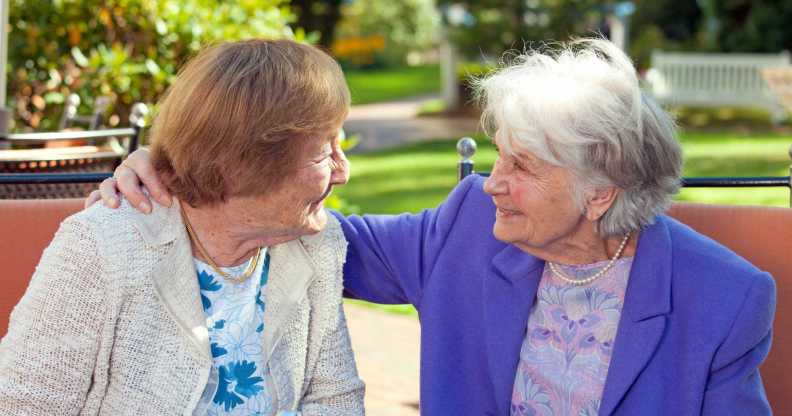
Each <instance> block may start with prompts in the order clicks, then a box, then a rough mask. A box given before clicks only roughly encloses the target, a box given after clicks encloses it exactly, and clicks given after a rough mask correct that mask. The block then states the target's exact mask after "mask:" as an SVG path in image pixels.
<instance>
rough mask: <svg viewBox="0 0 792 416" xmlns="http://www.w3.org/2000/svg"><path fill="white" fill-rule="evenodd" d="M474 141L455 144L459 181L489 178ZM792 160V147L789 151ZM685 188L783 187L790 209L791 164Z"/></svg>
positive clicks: (687, 183) (690, 182)
mask: <svg viewBox="0 0 792 416" xmlns="http://www.w3.org/2000/svg"><path fill="white" fill-rule="evenodd" d="M476 149H477V146H476V141H475V140H473V139H472V138H470V137H463V138H461V139H459V141H458V142H457V153H458V154H459V156H460V157H461V159H460V161H459V163H458V165H457V168H458V179H459V180H460V181H461V180H462V179H464V178H465V177H466V176H468V175H471V174H473V173H475V174H477V175H481V176H489V172H476V171H475V164H474V162H473V159H472V158H473V155H475V154H476ZM789 157H790V158H792V147H790V149H789ZM682 186H683V187H685V188H755V187H784V188H788V189H789V192H790V194H789V205H790V207H792V164H790V166H789V176H765V177H696V178H682Z"/></svg>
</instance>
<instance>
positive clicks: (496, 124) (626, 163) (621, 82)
mask: <svg viewBox="0 0 792 416" xmlns="http://www.w3.org/2000/svg"><path fill="white" fill-rule="evenodd" d="M547 49H549V51H548V52H542V51H538V50H528V51H526V52H525V53H523V54H520V55H518V56H517V57H516V58H515V59H514V62H513V63H511V64H508V65H505V66H504V67H503V68H501V69H499V70H497V71H495V72H493V73H492V74H490V75H487V76H486V77H484V78H481V79H478V80H476V81H475V84H474V86H475V88H476V91H477V94H478V97H479V99H480V101H481V102H482V104H483V109H484V112H483V114H482V125H483V126H484V129H485V131H486V132H487V133H488V134H489V135H493V134H494V133H495V131H498V132H499V134H501V135H503V137H508V138H509V139H510V140H503V141H500V142H499V143H498V144H499V145H500V146H501V148H503V149H504V151H506V152H510V153H513V151H514V149H512V148H511V144H510V142H511V141H513V142H514V144H515V146H517V147H519V148H520V149H522V150H526V151H528V152H531V153H533V154H534V155H536V157H538V158H540V159H542V160H545V161H547V162H549V163H551V164H553V165H556V166H560V167H563V168H565V169H567V170H568V171H569V172H570V173H571V176H572V178H573V180H572V189H570V192H571V193H572V196H573V198H575V201H576V203H577V205H578V207H579V208H580V209H581V212H583V211H584V210H585V207H586V200H587V198H588V197H589V196H590V195H592V192H593V191H595V190H597V189H602V188H609V187H616V188H617V189H619V190H620V192H619V194H618V196H617V198H616V200H615V201H614V203H613V205H612V206H611V207H610V209H609V210H608V211H607V212H606V213H605V214H604V215H603V216H602V217H601V218H600V220H599V223H598V226H597V229H598V232H599V234H600V235H601V236H603V237H607V236H614V235H623V234H625V233H627V232H632V231H637V230H639V229H641V228H642V227H644V226H646V225H647V224H650V223H652V222H653V221H654V219H655V217H656V216H657V215H659V214H661V213H663V212H665V210H666V209H667V208H668V206H669V204H670V202H671V197H672V196H673V194H675V193H676V192H677V191H678V190H679V186H680V175H681V170H682V150H681V148H680V146H679V143H678V142H677V140H676V127H675V125H674V122H673V121H672V120H671V118H670V117H669V116H668V114H666V113H665V112H664V111H663V110H662V109H660V108H659V106H658V105H657V104H655V103H654V101H653V100H652V99H651V98H649V97H647V96H646V95H644V94H643V93H642V92H641V89H640V86H639V83H638V77H637V74H636V72H635V68H634V67H633V65H632V62H631V61H630V59H629V58H628V57H627V56H626V55H625V54H624V52H622V51H621V50H620V49H619V48H617V47H616V46H615V45H614V44H612V43H611V42H608V41H606V40H602V39H579V40H575V41H573V42H570V43H569V44H566V45H558V46H556V47H552V48H547Z"/></svg>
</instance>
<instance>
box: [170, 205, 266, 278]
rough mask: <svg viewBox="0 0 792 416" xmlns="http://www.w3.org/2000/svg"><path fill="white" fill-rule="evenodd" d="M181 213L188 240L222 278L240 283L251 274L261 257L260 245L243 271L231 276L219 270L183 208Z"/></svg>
mask: <svg viewBox="0 0 792 416" xmlns="http://www.w3.org/2000/svg"><path fill="white" fill-rule="evenodd" d="M181 215H182V219H183V220H184V226H185V228H187V234H188V235H189V236H190V240H192V242H193V243H195V247H196V248H197V249H198V252H199V253H200V254H201V256H202V257H203V258H204V259H206V263H207V264H208V265H209V267H211V268H212V270H214V271H215V273H217V274H219V275H220V276H223V278H224V279H226V280H228V281H229V282H232V283H242V282H244V281H245V280H247V279H249V278H250V276H252V275H253V272H254V271H256V266H258V263H259V261H260V259H261V247H259V248H258V250H256V254H255V255H254V256H253V257H251V258H250V260H248V266H247V267H246V268H245V271H244V272H242V274H241V275H240V276H232V275H230V274H228V273H226V272H225V271H223V270H221V269H220V267H219V266H218V265H217V264H216V263H215V262H214V260H212V257H210V256H209V253H207V252H206V249H205V248H204V246H203V244H201V242H200V241H199V240H198V236H197V235H196V234H195V230H193V228H192V225H191V224H190V220H188V219H187V215H186V214H185V213H184V209H182V210H181Z"/></svg>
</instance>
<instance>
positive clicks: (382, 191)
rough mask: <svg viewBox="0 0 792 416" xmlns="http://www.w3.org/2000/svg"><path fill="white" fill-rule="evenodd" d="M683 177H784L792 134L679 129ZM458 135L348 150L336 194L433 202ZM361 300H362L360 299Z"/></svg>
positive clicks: (400, 309) (445, 182)
mask: <svg viewBox="0 0 792 416" xmlns="http://www.w3.org/2000/svg"><path fill="white" fill-rule="evenodd" d="M681 140H682V146H683V149H684V153H685V168H684V174H685V176H786V175H788V174H789V165H790V163H792V162H791V161H790V159H789V156H788V154H787V152H788V149H789V146H790V145H792V136H781V135H760V134H753V135H750V136H746V135H739V134H722V133H721V134H716V133H688V134H682V137H681ZM476 141H477V142H478V146H479V150H478V152H477V154H476V156H475V157H474V160H475V162H476V166H477V168H478V169H479V170H489V169H490V168H491V166H492V163H493V161H494V160H495V150H494V148H493V147H492V145H491V144H490V143H489V140H487V139H486V138H484V137H477V138H476ZM455 145H456V140H454V139H451V140H448V139H446V140H438V141H433V142H425V143H418V144H413V145H409V146H406V147H402V148H399V149H393V150H387V151H383V152H377V153H367V154H357V155H351V156H350V160H351V161H352V178H351V180H350V182H349V184H348V185H346V186H344V187H341V188H338V189H337V191H336V192H337V194H338V195H339V196H342V197H343V198H346V199H347V201H348V202H349V203H350V204H352V205H355V206H357V208H358V210H359V212H361V213H383V214H397V213H402V212H418V211H420V210H422V209H424V208H429V207H434V206H436V205H437V204H439V203H440V202H441V201H443V199H445V197H446V196H447V195H448V192H449V191H450V190H451V188H453V186H454V184H455V183H456V163H457V160H458V157H457V155H456V151H455ZM678 199H679V200H685V201H699V202H714V203H723V204H761V205H775V206H789V191H788V190H787V189H786V188H778V189H774V188H755V189H689V190H683V191H682V192H681V194H680V195H679V196H678ZM361 303H364V302H361ZM376 307H378V308H382V309H385V310H387V311H389V312H394V313H403V314H414V313H415V311H414V310H413V309H412V307H411V306H379V305H377V306H376Z"/></svg>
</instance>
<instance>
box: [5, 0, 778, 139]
mask: <svg viewBox="0 0 792 416" xmlns="http://www.w3.org/2000/svg"><path fill="white" fill-rule="evenodd" d="M9 1H10V22H9V23H10V34H9V56H8V63H9V65H8V68H9V69H8V74H7V76H8V97H9V99H8V101H9V102H8V103H7V107H9V108H10V109H11V110H12V112H13V114H14V124H13V129H14V130H17V131H20V130H22V131H26V130H53V129H54V128H55V127H56V124H57V120H58V119H59V116H60V113H61V111H62V107H63V101H64V99H65V97H66V96H68V94H70V93H75V92H76V93H78V94H79V95H80V97H81V99H82V108H81V112H82V113H88V112H90V109H91V108H92V107H93V106H94V103H95V100H96V99H97V98H98V97H100V96H108V97H109V98H110V99H111V102H112V103H113V104H112V107H111V109H110V114H107V116H108V118H107V120H108V124H109V125H110V126H114V125H123V124H125V123H126V117H127V116H128V113H129V108H130V106H131V105H132V104H133V103H134V102H137V101H143V102H146V103H148V104H149V105H151V104H153V103H155V102H156V100H157V98H158V97H159V96H160V94H162V92H163V91H164V90H165V89H166V88H167V86H168V85H169V83H170V82H171V80H172V79H173V77H174V76H175V74H176V72H177V71H178V68H179V66H180V65H181V64H182V63H183V62H184V61H185V60H186V59H188V58H189V57H190V56H191V55H193V54H194V53H195V52H196V51H197V50H198V49H199V48H200V47H201V46H202V45H205V44H207V43H212V42H216V41H218V40H236V39H242V38H248V37H275V38H277V37H289V38H293V39H297V40H301V41H306V42H311V43H315V44H317V45H319V46H320V47H323V48H325V49H326V50H329V51H331V52H332V53H333V54H334V56H335V57H336V58H337V59H338V60H339V62H340V63H341V64H342V66H343V67H344V69H345V70H346V71H347V74H348V76H349V77H350V80H351V81H355V82H357V81H359V82H357V84H356V85H353V87H354V90H355V91H353V93H354V95H355V97H356V103H363V102H369V101H376V100H382V99H395V98H399V97H400V96H401V95H400V94H399V92H400V91H401V92H404V94H413V95H415V94H418V93H427V92H434V91H436V90H437V89H438V84H437V83H438V82H439V81H438V80H437V76H434V77H430V76H424V75H423V74H424V73H427V72H428V71H432V72H437V68H438V67H437V65H436V64H437V62H438V45H439V44H440V43H441V42H442V40H443V39H444V38H446V37H447V39H448V40H450V42H451V44H453V45H454V46H455V48H456V50H457V51H458V53H459V55H461V58H462V59H461V60H460V61H461V62H460V66H459V68H458V71H457V73H458V75H459V78H460V80H461V83H460V84H461V89H462V91H461V93H462V97H463V100H466V98H467V97H468V95H469V94H468V92H467V91H466V90H465V88H466V82H465V81H466V79H468V78H470V77H471V76H479V75H481V74H484V73H486V72H487V71H488V70H489V69H490V68H492V66H493V65H495V64H496V63H497V62H498V60H499V59H500V57H501V56H502V54H503V52H504V51H507V50H510V49H522V48H523V47H524V46H525V45H526V44H533V45H534V46H536V44H537V43H538V42H543V41H547V40H559V41H564V40H567V39H569V38H570V37H572V36H585V35H592V34H594V33H603V34H605V35H607V33H608V30H609V29H608V25H607V18H608V16H609V15H611V14H612V13H613V12H614V10H616V9H617V8H618V7H619V5H623V4H624V3H625V2H623V1H616V0H9ZM632 5H634V6H635V7H634V13H632V15H631V16H630V17H629V25H628V28H629V36H628V39H629V42H628V48H629V52H630V55H631V57H632V58H633V59H634V60H635V61H636V63H637V65H638V67H639V68H640V69H646V68H648V67H649V65H650V56H651V52H652V51H653V50H656V49H663V50H668V51H672V50H673V51H722V52H779V51H781V50H785V49H786V50H792V25H790V24H789V23H788V22H790V21H792V2H790V1H789V0H728V1H723V0H696V1H684V2H680V1H676V0H652V1H649V0H636V1H634V2H632ZM408 66H420V67H421V69H419V70H415V71H413V70H412V69H411V68H407V67H408ZM378 71H379V72H378ZM377 75H381V76H379V77H377ZM385 78H387V79H389V80H390V79H392V80H394V82H383V81H381V80H382V79H385ZM416 79H420V80H422V81H423V80H426V82H416V81H412V80H416ZM356 80H357V81H356ZM372 80H375V81H372ZM397 81H398V82H397ZM355 82H351V84H355ZM375 82H376V83H377V84H378V85H383V86H384V87H387V88H382V89H383V91H374V90H376V89H377V88H376V87H377V85H373V84H374V83H375ZM403 85H415V86H416V87H415V88H408V87H404V86H403ZM388 88H389V90H388V91H385V90H386V89H388ZM369 89H371V90H372V91H374V92H373V93H369V92H368V90H369ZM418 90H420V91H418Z"/></svg>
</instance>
